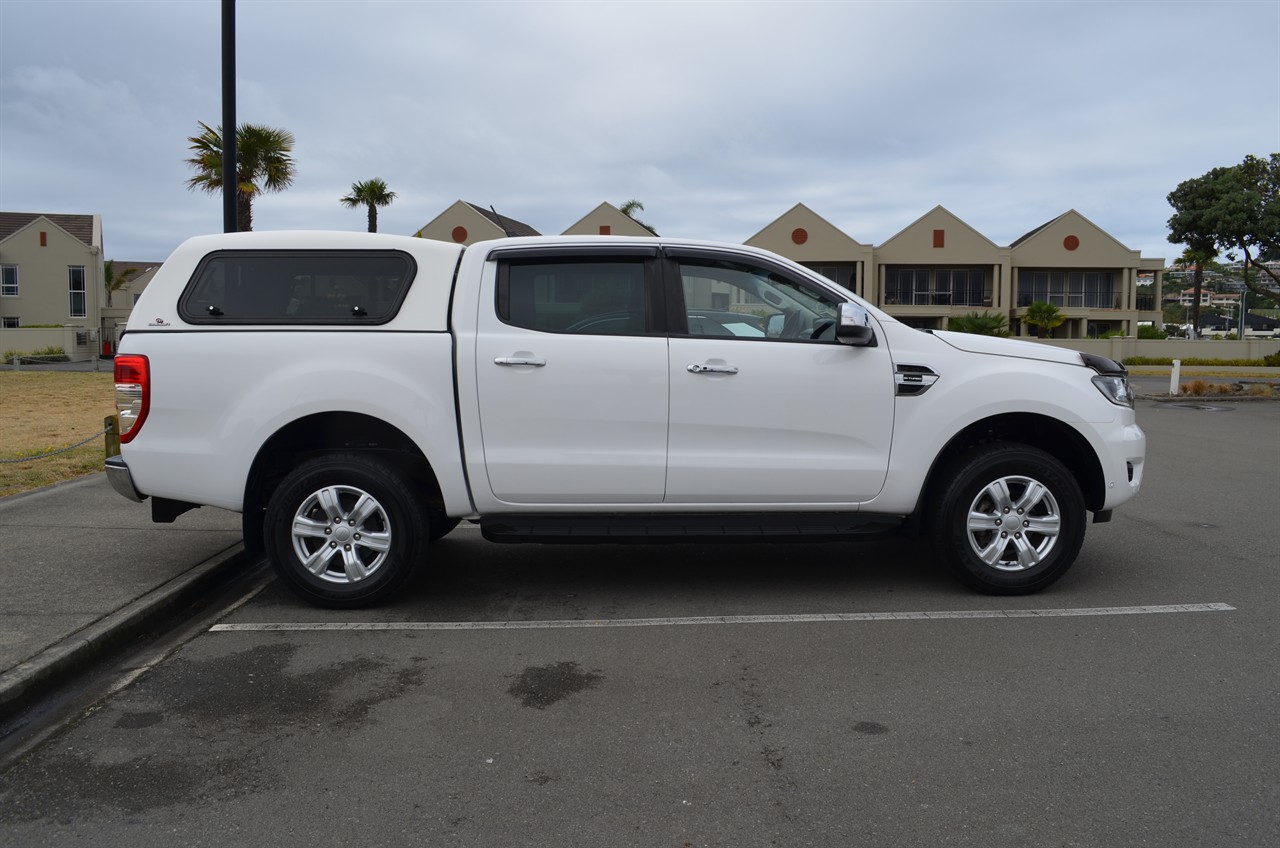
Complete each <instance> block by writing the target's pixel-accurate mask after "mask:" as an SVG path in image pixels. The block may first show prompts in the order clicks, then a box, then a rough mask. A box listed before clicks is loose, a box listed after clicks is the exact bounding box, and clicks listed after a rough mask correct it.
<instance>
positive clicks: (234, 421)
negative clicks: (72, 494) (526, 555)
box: [107, 232, 1145, 607]
mask: <svg viewBox="0 0 1280 848" xmlns="http://www.w3.org/2000/svg"><path fill="white" fill-rule="evenodd" d="M115 383H116V398H117V406H118V408H119V415H120V422H121V427H120V442H121V455H120V456H118V457H113V458H111V459H110V460H108V462H107V474H108V477H109V478H110V481H111V483H112V485H113V487H114V488H115V489H116V490H117V491H119V492H120V493H121V494H123V495H125V496H127V497H129V498H131V499H133V500H135V501H139V502H141V501H142V500H144V499H146V498H150V501H151V508H152V517H153V519H154V520H156V521H172V520H173V519H174V517H175V516H177V515H180V514H181V513H182V512H184V511H186V510H188V509H191V508H193V507H195V506H201V505H212V506H216V507H221V508H223V509H228V510H235V511H238V512H240V513H242V515H243V526H244V538H245V544H246V546H247V547H248V548H249V549H250V550H254V551H261V552H265V554H266V556H267V557H268V558H269V559H270V560H271V562H272V564H273V567H274V568H275V570H276V571H277V573H278V575H279V577H280V578H281V579H282V580H283V581H284V582H285V583H286V584H288V585H289V586H290V587H291V588H292V589H294V590H295V591H296V592H297V593H298V594H300V595H301V596H302V597H304V598H306V599H308V600H309V601H311V602H313V603H316V604H320V605H324V606H332V607H349V606H357V605H367V604H372V603H375V602H377V601H379V600H381V599H384V598H386V597H388V596H389V595H390V594H392V593H394V592H395V591H396V590H397V589H398V588H399V587H401V586H402V585H403V584H404V582H405V580H406V578H407V577H408V576H409V574H410V573H411V571H412V569H413V568H415V567H416V566H418V565H420V564H422V563H424V562H429V560H430V556H431V555H430V544H431V542H433V541H434V540H436V539H439V538H440V537H441V536H444V535H445V534H446V533H448V532H450V531H451V530H452V529H453V528H454V527H456V526H457V524H458V523H459V522H460V521H469V522H476V523H478V524H479V526H480V529H481V530H482V532H483V534H484V537H485V538H486V539H489V540H491V541H494V542H529V541H532V542H545V543H568V542H589V543H601V542H608V543H632V542H641V541H644V542H651V541H673V540H696V541H699V542H706V541H711V540H738V541H742V540H769V541H778V540H791V541H804V540H827V541H829V540H833V539H844V538H849V537H857V536H859V535H863V534H868V533H875V534H884V533H886V532H889V531H893V530H895V528H906V529H911V530H918V531H920V532H923V533H926V534H927V535H928V536H929V538H930V540H931V542H932V544H933V546H934V548H935V550H936V552H937V554H938V555H939V557H940V559H941V560H942V561H943V562H945V563H946V565H947V567H948V568H949V569H950V570H951V571H952V572H953V573H954V574H955V575H956V576H957V577H959V578H960V579H961V580H962V581H964V582H965V583H967V584H968V585H970V586H972V587H974V588H976V589H977V590H980V591H984V592H989V593H999V594H1015V593H1026V592H1033V591H1036V590H1038V589H1041V588H1043V587H1045V586H1047V585H1049V584H1050V583H1052V582H1053V581H1055V580H1057V579H1058V578H1059V577H1061V576H1062V575H1063V573H1064V572H1065V571H1066V570H1067V569H1068V568H1069V567H1070V566H1071V564H1072V562H1073V561H1074V560H1075V558H1076V555H1077V553H1078V552H1079V550H1080V547H1081V544H1082V543H1083V541H1084V534H1085V524H1086V519H1087V517H1088V515H1089V514H1090V513H1091V514H1092V516H1093V520H1094V521H1106V520H1108V519H1109V518H1110V517H1111V512H1112V509H1113V508H1115V507H1117V506H1119V505H1120V504H1122V503H1124V502H1125V501H1127V500H1129V499H1130V498H1132V497H1133V496H1134V495H1135V494H1136V493H1137V492H1138V489H1139V487H1140V486H1141V484H1142V473H1143V459H1144V455H1145V437H1144V435H1143V432H1142V430H1141V429H1140V428H1139V426H1138V425H1137V423H1136V422H1135V416H1134V409H1133V398H1132V395H1131V394H1130V389H1129V384H1128V378H1127V374H1126V372H1125V369H1124V368H1123V367H1122V366H1120V365H1119V364H1117V363H1115V362H1112V361H1111V360H1108V359H1103V358H1101V357H1097V356H1092V355H1087V354H1081V353H1078V352H1075V351H1071V350H1064V349H1059V348H1055V347H1051V346H1047V345H1040V344H1037V343H1034V342H1026V341H1016V340H1009V339H1001V338H993V337H987V336H977V335H965V334H959V333H952V332H945V331H931V332H929V331H921V330H917V329H913V328H911V327H908V326H906V325H904V324H902V323H900V322H898V321H896V320H895V319H894V318H892V317H891V316H889V315H887V314H885V313H883V312H881V311H880V310H878V309H876V308H875V307H874V306H872V305H871V304H869V303H867V302H865V301H863V300H861V299H859V298H858V297H857V296H855V295H854V294H853V293H851V292H849V291H847V290H845V289H843V288H841V287H840V286H838V285H836V284H835V283H833V282H831V281H830V280H827V279H826V278H824V277H822V276H820V275H818V274H817V273H815V272H813V271H811V270H808V269H806V268H804V267H802V266H800V265H798V264H795V263H793V262H791V261H789V260H786V259H783V258H781V257H779V256H776V255H774V254H771V253H768V252H765V251H761V250H757V249H754V248H751V247H746V246H741V245H727V244H712V243H705V242H696V241H689V240H675V239H665V238H634V239H629V238H613V237H539V238H508V239H501V240H497V241H489V242H480V243H477V244H472V245H470V246H466V247H464V246H462V245H458V244H449V243H445V242H440V241H431V240H426V239H420V238H411V237H403V236H392V235H378V234H369V233H325V232H258V233H241V234H231V235H213V236H201V237H197V238H193V239H191V240H189V241H187V242H185V243H184V244H182V245H181V246H180V247H179V248H178V249H177V250H176V251H175V252H174V253H173V255H172V256H171V257H170V258H169V259H168V260H167V261H166V262H165V263H164V265H163V266H162V267H161V269H160V270H159V272H157V274H156V276H155V277H154V279H153V280H152V281H151V283H150V285H149V286H148V287H147V289H146V291H145V293H144V294H143V295H142V297H141V299H140V300H139V302H138V304H137V305H136V306H135V308H134V310H133V313H132V317H131V318H130V320H129V324H128V327H127V328H126V332H125V333H124V335H123V337H122V339H121V342H120V347H119V353H118V355H117V356H116V359H115Z"/></svg>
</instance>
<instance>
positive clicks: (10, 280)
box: [0, 265, 18, 297]
mask: <svg viewBox="0 0 1280 848" xmlns="http://www.w3.org/2000/svg"><path fill="white" fill-rule="evenodd" d="M17 296H18V266H17V265H0V297H17Z"/></svg>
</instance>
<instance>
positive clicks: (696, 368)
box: [688, 363, 738, 374]
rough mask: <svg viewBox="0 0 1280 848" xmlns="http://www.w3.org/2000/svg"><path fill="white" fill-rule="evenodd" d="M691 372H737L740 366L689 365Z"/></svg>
mask: <svg viewBox="0 0 1280 848" xmlns="http://www.w3.org/2000/svg"><path fill="white" fill-rule="evenodd" d="M688 371H689V373H690V374H737V373H738V366H736V365H707V364H703V365H698V364H696V363H695V364H693V365H690V366H688Z"/></svg>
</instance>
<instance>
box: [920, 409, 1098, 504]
mask: <svg viewBox="0 0 1280 848" xmlns="http://www.w3.org/2000/svg"><path fill="white" fill-rule="evenodd" d="M986 442H1015V443H1018V444H1023V445H1028V446H1030V447H1034V448H1037V449H1039V450H1042V451H1044V452H1045V453H1047V454H1049V455H1050V456H1052V457H1054V458H1055V459H1057V460H1058V461H1059V462H1061V463H1062V464H1063V465H1064V466H1066V468H1067V470H1068V471H1069V472H1071V476H1072V477H1073V478H1075V481H1076V484H1077V485H1078V486H1079V487H1080V492H1081V494H1082V495H1083V496H1084V503H1085V508H1086V509H1089V510H1098V509H1101V508H1102V504H1103V501H1104V498H1105V494H1106V492H1105V482H1104V477H1103V472H1102V463H1101V462H1100V461H1099V460H1098V455H1097V453H1096V452H1095V451H1094V449H1093V447H1092V446H1091V445H1090V444H1089V442H1088V440H1087V439H1086V438H1085V437H1084V436H1083V435H1082V434H1081V433H1080V432H1079V431H1078V430H1076V429H1075V428H1074V427H1072V426H1071V425H1069V424H1066V423H1065V422H1063V421H1060V420H1058V419H1056V418H1053V417H1050V416H1048V415H1039V414H1036V413H1031V412H1011V413H1004V414H1001V415H994V416H991V417H989V418H984V419H982V420H981V421H975V422H973V423H972V424H970V425H968V426H967V427H965V428H964V429H962V430H961V431H960V432H958V433H956V434H955V435H954V436H952V437H951V439H950V441H948V442H947V444H946V445H945V446H944V447H943V448H942V450H941V451H939V453H938V455H937V456H936V457H935V458H934V460H933V465H932V466H931V467H930V468H929V474H928V476H927V477H926V482H925V486H924V488H923V490H922V493H921V498H920V500H919V501H918V502H917V503H916V509H915V516H916V520H917V521H923V519H924V515H925V513H926V512H927V510H926V509H925V507H926V505H927V504H929V503H932V502H933V501H934V500H935V499H936V498H937V497H938V496H939V492H940V490H941V489H942V488H943V486H944V485H945V481H946V479H947V478H948V476H949V474H950V473H951V471H952V468H953V466H954V464H955V462H956V461H957V460H958V459H959V458H960V457H961V456H963V455H964V454H965V453H966V452H968V451H969V450H970V449H972V448H973V447H975V446H977V445H980V444H983V443H986Z"/></svg>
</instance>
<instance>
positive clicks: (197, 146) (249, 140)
mask: <svg viewBox="0 0 1280 848" xmlns="http://www.w3.org/2000/svg"><path fill="white" fill-rule="evenodd" d="M199 123H200V128H201V130H202V132H201V133H200V134H199V135H193V136H191V137H189V138H188V139H187V141H189V142H191V147H190V149H191V150H193V151H195V155H194V156H192V157H191V158H190V159H188V160H187V164H188V165H190V166H191V167H192V168H194V169H195V170H196V175H195V176H194V177H192V178H191V179H189V180H187V188H190V189H201V190H203V191H207V192H209V193H210V194H216V193H217V192H220V191H222V184H223V175H222V127H218V128H217V129H213V128H212V127H210V126H209V125H208V124H206V123H204V122H203V121H201V122H199ZM293 143H294V138H293V133H291V132H289V131H288V130H282V129H277V128H275V127H267V126H263V125H261V124H241V125H240V126H239V127H237V128H236V229H237V230H240V231H241V232H248V231H250V230H252V229H253V198H254V197H255V196H256V195H258V194H261V193H263V192H268V191H284V190H285V189H286V188H288V187H289V186H290V185H291V184H292V183H293V157H292V156H291V155H290V154H292V153H293Z"/></svg>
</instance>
